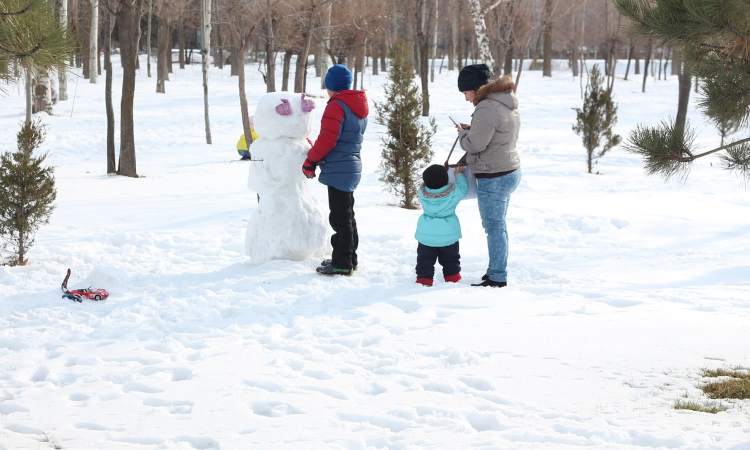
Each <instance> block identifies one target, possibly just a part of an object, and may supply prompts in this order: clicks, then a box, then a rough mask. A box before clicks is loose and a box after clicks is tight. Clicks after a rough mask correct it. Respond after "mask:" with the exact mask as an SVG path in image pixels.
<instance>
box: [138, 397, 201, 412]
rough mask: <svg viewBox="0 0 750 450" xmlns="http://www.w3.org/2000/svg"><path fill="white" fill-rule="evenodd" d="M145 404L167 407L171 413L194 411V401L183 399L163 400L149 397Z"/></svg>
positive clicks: (144, 401)
mask: <svg viewBox="0 0 750 450" xmlns="http://www.w3.org/2000/svg"><path fill="white" fill-rule="evenodd" d="M143 404H144V405H146V406H151V407H154V408H166V409H167V411H169V413H170V414H190V413H192V412H193V402H190V401H181V400H162V399H159V398H147V399H145V400H143Z"/></svg>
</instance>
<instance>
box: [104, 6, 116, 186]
mask: <svg viewBox="0 0 750 450" xmlns="http://www.w3.org/2000/svg"><path fill="white" fill-rule="evenodd" d="M104 14H105V17H106V18H107V23H106V25H105V30H106V33H107V36H106V38H105V39H104V70H105V72H106V75H105V79H104V106H105V109H106V111H107V173H108V174H114V173H116V171H117V169H116V167H115V111H114V106H113V105H112V58H111V56H110V55H111V54H112V29H113V28H114V23H113V20H112V14H110V13H109V12H108V11H105V12H104Z"/></svg>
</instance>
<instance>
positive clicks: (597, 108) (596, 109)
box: [573, 66, 620, 173]
mask: <svg viewBox="0 0 750 450" xmlns="http://www.w3.org/2000/svg"><path fill="white" fill-rule="evenodd" d="M603 85H604V77H603V76H602V74H601V72H599V67H598V66H594V67H593V68H592V69H591V73H590V74H589V80H588V83H587V85H586V92H585V94H584V96H583V108H582V109H581V108H576V109H575V110H576V124H575V125H573V131H575V132H576V133H577V134H578V135H580V136H581V139H582V140H583V146H584V147H585V148H586V155H587V162H588V171H589V173H591V169H592V168H593V163H594V160H595V159H599V158H601V157H602V156H604V154H605V153H607V151H609V150H610V149H611V148H612V147H614V146H616V145H617V144H619V143H620V136H619V135H616V134H614V132H613V130H612V129H613V128H614V126H615V124H616V123H617V106H616V105H615V103H614V101H612V90H611V88H610V87H604V86H603ZM600 146H601V150H600V151H599V152H598V153H597V152H596V150H597V149H598V148H599V147H600Z"/></svg>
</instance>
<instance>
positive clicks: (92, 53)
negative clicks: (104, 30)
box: [89, 0, 99, 84]
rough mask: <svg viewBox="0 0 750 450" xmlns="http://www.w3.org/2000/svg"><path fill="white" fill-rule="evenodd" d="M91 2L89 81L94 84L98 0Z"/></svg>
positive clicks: (97, 35)
mask: <svg viewBox="0 0 750 450" xmlns="http://www.w3.org/2000/svg"><path fill="white" fill-rule="evenodd" d="M90 2H91V23H90V29H89V82H90V83H91V84H96V74H97V69H96V63H97V59H98V58H97V54H98V49H97V44H98V43H99V0H90Z"/></svg>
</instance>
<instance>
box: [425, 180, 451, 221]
mask: <svg viewBox="0 0 750 450" xmlns="http://www.w3.org/2000/svg"><path fill="white" fill-rule="evenodd" d="M455 189H456V185H455V184H449V185H448V186H445V187H442V188H439V189H429V188H427V187H426V186H424V185H422V187H421V188H420V189H419V201H420V203H422V210H423V211H424V213H425V214H426V215H428V216H432V217H447V216H450V215H452V214H454V208H453V207H452V206H451V202H447V201H445V199H446V198H447V197H449V196H450V195H451V194H452V193H453V191H454V190H455Z"/></svg>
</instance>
